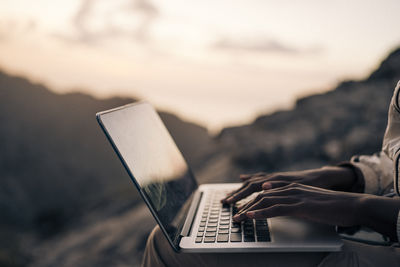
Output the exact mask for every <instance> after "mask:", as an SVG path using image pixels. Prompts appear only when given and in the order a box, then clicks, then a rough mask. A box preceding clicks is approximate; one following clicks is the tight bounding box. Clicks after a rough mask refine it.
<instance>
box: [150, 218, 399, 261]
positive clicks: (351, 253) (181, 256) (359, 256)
mask: <svg viewBox="0 0 400 267" xmlns="http://www.w3.org/2000/svg"><path fill="white" fill-rule="evenodd" d="M142 265H143V266H144V267H147V266H154V267H155V266H163V267H167V266H173V267H180V266H189V267H196V266H207V267H208V266H210V267H212V266H218V267H224V266H229V267H235V266H246V267H247V266H249V267H250V266H274V267H279V266H296V267H301V266H318V267H328V266H329V267H330V266H332V267H339V266H379V267H381V266H384V267H386V266H387V267H392V266H393V267H395V266H400V248H399V247H394V246H393V247H384V246H371V245H365V244H362V243H357V242H350V241H344V246H343V249H342V251H341V252H334V253H321V252H318V253H317V252H303V253H283V252H281V253H176V252H175V251H174V250H173V249H172V248H171V246H170V244H169V243H168V241H167V239H166V238H165V236H164V235H163V233H162V232H161V230H160V228H159V227H158V226H156V227H155V228H154V230H153V231H152V233H151V234H150V236H149V238H148V240H147V245H146V251H145V254H144V258H143V264H142Z"/></svg>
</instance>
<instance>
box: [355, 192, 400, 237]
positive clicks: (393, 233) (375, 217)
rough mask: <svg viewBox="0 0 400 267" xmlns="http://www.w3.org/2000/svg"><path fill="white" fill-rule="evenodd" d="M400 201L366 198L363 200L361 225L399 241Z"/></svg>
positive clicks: (374, 197)
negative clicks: (399, 218) (398, 219)
mask: <svg viewBox="0 0 400 267" xmlns="http://www.w3.org/2000/svg"><path fill="white" fill-rule="evenodd" d="M399 210H400V199H397V198H387V197H378V196H366V197H365V198H363V199H362V200H361V205H360V215H359V216H360V224H361V225H363V226H367V227H369V228H371V229H373V230H375V231H377V232H379V233H381V234H384V235H386V236H388V237H390V238H391V240H393V241H396V240H397V217H398V214H399Z"/></svg>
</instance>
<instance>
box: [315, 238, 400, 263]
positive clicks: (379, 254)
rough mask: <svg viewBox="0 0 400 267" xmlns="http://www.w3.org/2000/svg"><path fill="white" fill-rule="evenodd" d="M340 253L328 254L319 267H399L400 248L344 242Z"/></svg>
mask: <svg viewBox="0 0 400 267" xmlns="http://www.w3.org/2000/svg"><path fill="white" fill-rule="evenodd" d="M343 242H344V245H343V248H342V251H340V252H334V253H330V254H329V255H328V256H327V257H326V258H325V259H324V260H323V261H322V262H321V264H320V265H319V267H338V266H365V267H372V266H400V247H394V246H392V247H389V246H372V245H367V244H363V243H359V242H352V241H347V240H344V241H343Z"/></svg>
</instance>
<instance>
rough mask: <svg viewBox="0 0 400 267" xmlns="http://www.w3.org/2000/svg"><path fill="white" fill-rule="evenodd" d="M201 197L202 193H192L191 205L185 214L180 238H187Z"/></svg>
mask: <svg viewBox="0 0 400 267" xmlns="http://www.w3.org/2000/svg"><path fill="white" fill-rule="evenodd" d="M202 196H203V192H201V191H199V190H197V191H196V192H195V193H194V196H193V201H192V205H191V206H190V209H189V211H188V213H187V216H186V220H185V223H184V224H183V227H182V231H181V236H189V233H190V229H191V227H192V224H193V221H194V217H195V215H196V211H197V209H198V207H199V204H200V200H201V197H202Z"/></svg>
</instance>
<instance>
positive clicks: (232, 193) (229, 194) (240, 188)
mask: <svg viewBox="0 0 400 267" xmlns="http://www.w3.org/2000/svg"><path fill="white" fill-rule="evenodd" d="M246 186H247V183H244V184H243V185H242V186H241V187H239V189H236V190H233V191H231V192H230V193H228V194H227V195H226V197H224V198H223V199H221V203H227V202H226V200H227V199H228V198H230V197H231V196H233V195H234V194H236V193H237V192H239V191H240V190H242V189H243V188H245V187H246Z"/></svg>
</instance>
